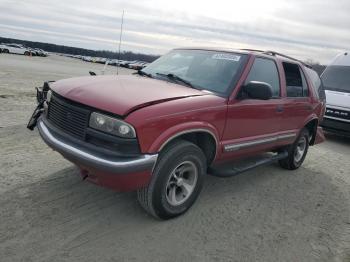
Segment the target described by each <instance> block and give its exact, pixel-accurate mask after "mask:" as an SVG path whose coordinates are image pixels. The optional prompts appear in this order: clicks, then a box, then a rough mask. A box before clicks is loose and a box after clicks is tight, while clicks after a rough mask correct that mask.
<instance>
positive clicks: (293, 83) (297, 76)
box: [283, 62, 309, 97]
mask: <svg viewBox="0 0 350 262" xmlns="http://www.w3.org/2000/svg"><path fill="white" fill-rule="evenodd" d="M283 69H284V73H285V75H286V86H287V97H307V96H309V90H308V86H307V82H306V79H305V76H304V73H303V72H302V70H301V69H300V67H299V66H298V65H297V64H292V63H286V62H284V63H283Z"/></svg>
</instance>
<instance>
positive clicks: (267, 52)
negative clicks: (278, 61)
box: [264, 51, 312, 68]
mask: <svg viewBox="0 0 350 262" xmlns="http://www.w3.org/2000/svg"><path fill="white" fill-rule="evenodd" d="M264 54H271V55H273V56H282V57H285V58H287V59H289V60H293V61H296V62H299V63H301V64H303V65H304V66H306V67H309V68H312V66H311V65H309V64H308V63H305V62H303V61H301V60H299V59H296V58H293V57H291V56H287V55H284V54H281V53H278V52H275V51H265V52H264Z"/></svg>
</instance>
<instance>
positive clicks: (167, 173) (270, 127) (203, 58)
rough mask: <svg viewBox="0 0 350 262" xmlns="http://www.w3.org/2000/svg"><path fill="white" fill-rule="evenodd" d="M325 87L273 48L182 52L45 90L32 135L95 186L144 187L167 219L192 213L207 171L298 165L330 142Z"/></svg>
mask: <svg viewBox="0 0 350 262" xmlns="http://www.w3.org/2000/svg"><path fill="white" fill-rule="evenodd" d="M320 82H321V81H320V79H319V78H318V75H317V73H316V72H315V71H313V70H312V69H311V68H310V67H309V66H308V65H306V64H304V63H303V62H301V61H299V60H296V59H293V58H291V57H288V56H285V55H282V54H279V53H276V52H272V51H266V52H264V51H257V50H254V51H252V50H226V49H225V50H221V49H200V48H198V49H196V48H193V49H175V50H173V51H171V52H169V53H168V54H166V55H164V56H162V57H161V58H159V59H158V60H156V61H154V62H153V63H151V64H150V65H149V66H147V67H146V68H145V69H143V70H140V71H137V74H133V75H118V76H116V75H109V76H108V75H105V76H93V77H91V76H87V77H79V78H70V79H65V80H60V81H57V82H50V83H46V84H45V85H44V87H43V90H42V91H40V90H39V92H38V98H39V99H38V102H39V106H38V107H37V109H36V111H35V113H34V114H33V116H32V118H31V119H30V121H29V124H28V128H30V129H33V128H34V127H35V126H36V125H37V126H38V130H39V133H40V135H41V137H42V138H43V140H44V141H45V142H46V143H47V144H48V145H49V146H50V147H52V148H53V149H54V150H56V151H57V152H59V153H61V154H62V155H63V156H64V157H65V158H66V159H68V160H70V161H72V162H73V163H75V164H76V165H77V166H78V167H79V168H80V171H81V176H82V177H83V178H84V179H86V180H87V181H90V182H92V183H95V184H98V185H101V186H105V187H109V188H112V189H115V190H119V191H127V190H137V192H138V200H139V203H140V204H141V206H142V207H143V208H144V209H145V210H146V211H147V212H148V213H150V214H151V215H153V216H155V217H157V218H161V219H169V218H173V217H176V216H178V215H181V214H183V213H184V212H186V211H187V210H188V209H189V208H190V207H191V206H192V204H193V203H194V202H195V200H196V198H197V197H198V195H199V193H200V191H201V188H202V185H203V180H204V179H205V175H206V174H207V173H209V174H211V175H215V176H219V177H227V176H233V175H237V174H238V173H240V172H243V171H247V170H250V169H252V168H255V167H257V166H261V165H264V164H267V163H272V162H275V161H279V163H280V165H281V167H282V168H285V169H289V170H294V169H297V168H299V167H300V166H301V165H302V163H303V161H304V159H305V157H306V155H307V152H308V148H309V146H312V145H315V144H318V143H320V142H322V141H323V140H324V136H323V132H322V128H320V127H319V123H320V122H321V121H322V118H323V114H324V109H325V103H324V100H323V99H322V98H321V97H320V94H319V93H320V85H319V83H320ZM247 157H248V158H247Z"/></svg>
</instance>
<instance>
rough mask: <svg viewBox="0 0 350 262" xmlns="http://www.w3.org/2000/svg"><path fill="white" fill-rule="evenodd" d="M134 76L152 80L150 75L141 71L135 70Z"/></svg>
mask: <svg viewBox="0 0 350 262" xmlns="http://www.w3.org/2000/svg"><path fill="white" fill-rule="evenodd" d="M134 75H140V76H147V77H149V78H153V76H152V74H149V73H146V72H144V71H142V70H137V71H136V72H135V73H134Z"/></svg>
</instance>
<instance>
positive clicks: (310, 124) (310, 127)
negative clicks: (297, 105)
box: [304, 118, 319, 145]
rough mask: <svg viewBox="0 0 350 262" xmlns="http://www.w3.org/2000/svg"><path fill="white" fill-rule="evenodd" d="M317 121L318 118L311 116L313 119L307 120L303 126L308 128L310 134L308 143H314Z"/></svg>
mask: <svg viewBox="0 0 350 262" xmlns="http://www.w3.org/2000/svg"><path fill="white" fill-rule="evenodd" d="M318 123H319V121H318V118H313V119H311V120H309V121H308V122H307V123H306V124H305V125H304V128H306V129H307V130H309V134H310V136H311V139H310V141H309V145H314V144H315V139H316V133H317V126H318Z"/></svg>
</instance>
